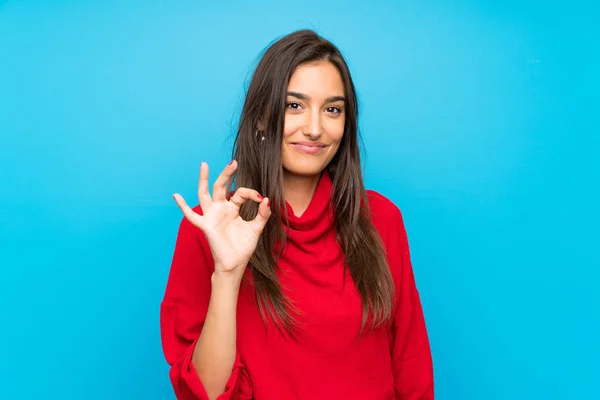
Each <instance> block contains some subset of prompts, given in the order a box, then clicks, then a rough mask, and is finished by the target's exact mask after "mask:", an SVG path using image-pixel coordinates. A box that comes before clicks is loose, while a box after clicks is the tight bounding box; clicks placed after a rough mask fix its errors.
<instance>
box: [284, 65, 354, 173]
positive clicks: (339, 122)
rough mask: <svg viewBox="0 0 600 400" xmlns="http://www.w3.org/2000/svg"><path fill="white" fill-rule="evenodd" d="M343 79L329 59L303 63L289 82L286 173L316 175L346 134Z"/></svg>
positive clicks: (328, 160)
mask: <svg viewBox="0 0 600 400" xmlns="http://www.w3.org/2000/svg"><path fill="white" fill-rule="evenodd" d="M344 95H345V94H344V83H343V81H342V77H341V76H340V73H339V71H338V69H337V68H336V67H335V66H334V65H333V64H331V63H330V62H327V61H322V62H318V63H311V64H304V65H300V66H299V67H298V68H296V70H295V71H294V73H293V75H292V77H291V78H290V82H289V85H288V91H287V96H286V107H285V122H284V129H283V141H282V148H281V152H282V162H283V169H284V173H285V174H291V175H296V176H315V175H318V174H320V173H321V171H323V169H325V167H326V166H327V164H329V162H330V161H331V159H332V158H333V156H335V153H336V152H337V150H338V148H339V146H340V142H341V140H342V136H343V135H344V121H345V109H344V106H345V103H344Z"/></svg>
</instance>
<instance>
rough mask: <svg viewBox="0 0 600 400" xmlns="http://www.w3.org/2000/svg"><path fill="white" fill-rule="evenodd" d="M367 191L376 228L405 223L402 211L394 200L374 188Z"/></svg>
mask: <svg viewBox="0 0 600 400" xmlns="http://www.w3.org/2000/svg"><path fill="white" fill-rule="evenodd" d="M366 192H367V198H368V199H369V209H370V211H371V220H372V222H373V224H375V227H376V228H378V229H380V228H389V227H390V226H395V227H397V226H398V225H399V224H400V225H401V226H403V225H404V223H403V220H402V212H401V211H400V208H399V207H398V206H397V205H396V204H394V202H393V201H392V200H390V199H388V198H387V197H385V196H384V195H382V194H381V193H379V192H376V191H374V190H367V191H366Z"/></svg>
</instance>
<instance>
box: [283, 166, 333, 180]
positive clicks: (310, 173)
mask: <svg viewBox="0 0 600 400" xmlns="http://www.w3.org/2000/svg"><path fill="white" fill-rule="evenodd" d="M325 167H327V164H325V165H322V164H319V165H290V166H285V165H284V167H283V169H284V171H285V172H287V173H288V174H290V175H295V176H302V177H314V176H316V175H320V174H321V172H323V170H324V169H325Z"/></svg>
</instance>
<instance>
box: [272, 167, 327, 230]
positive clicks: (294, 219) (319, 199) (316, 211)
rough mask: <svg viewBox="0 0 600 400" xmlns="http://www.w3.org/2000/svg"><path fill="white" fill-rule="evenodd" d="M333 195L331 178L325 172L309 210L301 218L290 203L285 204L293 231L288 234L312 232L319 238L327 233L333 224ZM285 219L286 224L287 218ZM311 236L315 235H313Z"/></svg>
mask: <svg viewBox="0 0 600 400" xmlns="http://www.w3.org/2000/svg"><path fill="white" fill-rule="evenodd" d="M331 194H332V182H331V177H330V176H329V173H328V172H327V171H323V173H322V174H321V177H320V178H319V182H318V183H317V187H316V189H315V192H314V194H313V197H312V199H311V200H310V203H309V205H308V208H307V209H306V210H305V211H304V213H303V214H302V215H301V216H299V217H298V216H296V215H295V214H294V210H293V209H292V207H291V206H290V205H289V203H288V202H286V203H285V205H286V207H287V212H288V218H287V220H288V221H289V224H290V230H291V232H288V233H289V234H291V235H292V236H293V231H301V232H307V231H310V232H311V233H313V234H315V235H317V236H320V235H322V234H323V233H325V232H326V231H327V230H328V229H329V228H330V227H331V225H332V223H333V210H331V207H330V201H331ZM283 218H284V224H285V216H283ZM286 229H287V228H286ZM310 236H313V235H312V234H311V235H310Z"/></svg>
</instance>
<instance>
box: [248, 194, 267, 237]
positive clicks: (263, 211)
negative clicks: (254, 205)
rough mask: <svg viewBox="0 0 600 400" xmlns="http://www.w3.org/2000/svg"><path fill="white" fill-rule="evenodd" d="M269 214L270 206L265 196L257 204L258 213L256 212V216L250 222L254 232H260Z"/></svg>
mask: <svg viewBox="0 0 600 400" xmlns="http://www.w3.org/2000/svg"><path fill="white" fill-rule="evenodd" d="M270 216H271V207H270V202H269V198H268V197H265V198H264V199H263V200H262V201H261V202H260V204H259V205H258V214H256V217H255V218H254V219H253V220H252V222H251V224H252V227H253V228H254V230H255V231H256V232H258V233H259V234H260V233H262V231H263V229H264V228H265V225H266V224H267V221H268V220H269V217H270Z"/></svg>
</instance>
